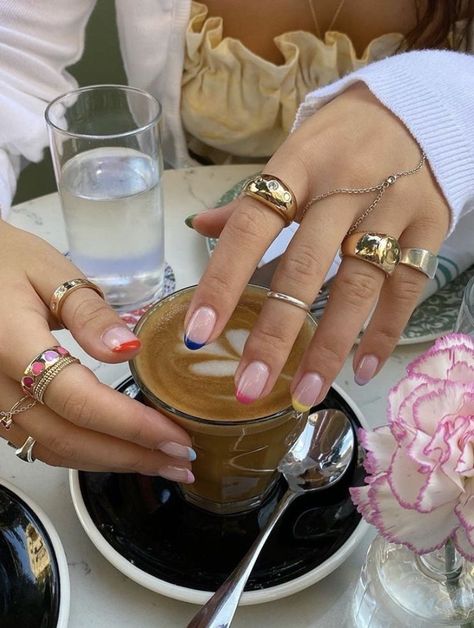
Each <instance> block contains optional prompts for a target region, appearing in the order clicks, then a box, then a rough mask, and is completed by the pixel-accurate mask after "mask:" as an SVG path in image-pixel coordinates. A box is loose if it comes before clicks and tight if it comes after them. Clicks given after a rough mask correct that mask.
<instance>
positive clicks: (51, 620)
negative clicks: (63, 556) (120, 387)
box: [0, 484, 60, 628]
mask: <svg viewBox="0 0 474 628" xmlns="http://www.w3.org/2000/svg"><path fill="white" fill-rule="evenodd" d="M59 603H60V584H59V569H58V563H57V561H56V556H55V553H54V549H53V545H52V543H51V540H50V538H49V535H48V533H47V532H46V530H45V528H44V526H43V524H42V523H41V521H40V519H39V518H38V516H37V515H36V514H35V513H34V512H33V510H32V509H31V508H30V507H29V506H28V505H27V504H26V503H25V502H24V501H23V500H22V499H20V497H18V495H16V494H15V493H13V492H12V491H11V490H10V489H9V488H7V487H6V486H3V485H1V484H0V626H1V627H2V628H55V627H56V625H57V622H58V617H59Z"/></svg>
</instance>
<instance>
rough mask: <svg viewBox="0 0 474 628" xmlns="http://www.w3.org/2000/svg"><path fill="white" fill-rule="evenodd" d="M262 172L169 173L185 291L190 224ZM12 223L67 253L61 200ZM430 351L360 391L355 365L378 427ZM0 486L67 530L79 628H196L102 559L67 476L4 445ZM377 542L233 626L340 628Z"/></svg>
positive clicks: (171, 219)
mask: <svg viewBox="0 0 474 628" xmlns="http://www.w3.org/2000/svg"><path fill="white" fill-rule="evenodd" d="M255 170H256V167H255V166H252V165H247V166H220V167H214V166H212V167H202V168H195V169H189V170H181V171H179V170H178V171H166V172H165V175H164V190H165V208H166V209H165V224H166V258H167V260H168V262H169V263H170V264H171V266H172V267H173V269H174V271H175V274H176V281H177V287H178V288H181V287H183V286H186V285H190V284H193V283H196V282H197V280H198V279H199V277H200V276H201V273H202V271H203V269H204V267H205V265H206V263H207V259H208V257H207V252H206V247H205V243H204V241H203V239H202V238H201V237H200V236H199V235H198V234H197V233H195V232H194V231H192V230H191V229H188V228H187V227H186V226H185V225H184V222H183V221H184V218H185V217H186V216H187V215H188V214H192V213H195V212H199V211H201V210H203V209H206V208H208V207H212V206H213V204H214V203H215V201H216V200H217V199H218V198H219V197H220V195H221V194H222V193H224V192H225V191H226V190H227V189H229V188H230V187H231V186H232V185H233V184H234V183H235V182H237V181H239V180H240V179H242V178H243V177H245V176H247V175H249V174H250V173H253V172H255ZM10 221H11V222H12V224H14V225H16V226H20V227H22V228H24V229H26V230H28V231H31V232H33V233H36V234H38V235H40V236H42V237H43V238H45V239H46V240H48V241H49V242H51V243H52V244H53V245H54V246H56V247H57V248H58V249H59V250H61V251H65V250H66V241H65V236H64V228H63V223H62V217H61V213H60V207H59V200H58V197H57V195H56V194H51V195H48V196H44V197H41V198H38V199H35V200H33V201H29V202H26V203H23V204H21V205H17V206H16V207H14V208H13V210H12V213H11V215H10ZM58 338H60V342H61V343H62V344H64V345H66V346H67V347H68V348H70V349H72V351H73V353H74V354H75V355H78V357H80V358H81V360H82V361H83V362H85V363H86V364H87V365H88V366H90V367H91V368H93V370H94V371H95V372H96V373H97V375H98V377H99V378H100V379H101V380H102V381H104V382H107V383H110V384H111V383H113V382H116V381H117V380H118V379H119V378H121V377H122V376H123V375H125V374H126V373H127V370H128V369H127V366H125V365H114V366H111V365H104V364H100V363H98V362H96V361H95V360H93V359H91V358H90V357H88V356H86V355H85V354H84V353H83V352H82V350H80V348H79V347H78V346H77V345H76V344H75V342H74V341H73V340H72V339H71V337H70V336H69V334H68V332H60V333H59V334H58ZM425 348H426V345H420V344H418V345H410V346H404V347H399V348H398V349H397V350H396V351H395V353H394V354H393V356H392V358H391V359H390V361H389V363H388V364H387V365H386V366H385V368H384V370H383V371H382V373H381V374H380V375H379V376H378V377H377V378H376V379H375V380H374V381H373V382H371V383H370V384H368V385H367V386H365V387H363V388H360V387H358V386H357V385H356V384H355V383H354V381H353V375H352V369H351V362H350V360H347V362H346V364H345V366H344V368H343V370H342V372H341V373H340V375H339V377H338V379H337V381H338V383H339V384H340V385H341V386H342V387H343V388H344V389H345V390H346V391H347V392H348V393H349V394H350V395H351V396H352V397H353V399H354V400H355V401H356V403H357V404H358V405H359V407H360V408H361V409H362V411H363V412H364V414H365V416H366V417H367V419H368V422H369V423H370V425H372V426H375V425H379V424H381V423H384V422H385V418H384V417H385V400H386V395H387V391H388V389H389V388H390V387H391V386H392V385H393V384H394V383H395V382H396V381H397V379H399V378H400V377H401V375H402V373H403V370H404V367H405V365H406V364H407V363H408V361H409V360H410V359H412V358H413V357H414V356H415V355H417V354H418V353H419V352H421V351H422V350H424V349H425ZM0 477H2V478H4V479H6V480H9V481H10V482H12V483H13V484H15V485H16V486H17V487H18V488H20V489H22V490H23V491H24V492H25V493H26V494H27V495H29V496H30V497H32V498H33V499H34V500H35V501H36V502H37V503H38V504H39V505H40V506H41V507H42V508H43V509H44V510H45V512H46V513H47V514H48V515H49V517H50V518H51V520H52V522H53V524H54V525H55V526H56V529H57V530H58V533H59V535H60V537H61V539H62V542H63V545H64V548H65V551H66V555H67V558H68V564H69V568H70V577H71V613H70V623H69V626H70V628H91V627H93V628H109V627H113V628H125V627H126V628H130V627H132V628H152V627H153V628H182V627H184V626H186V624H187V622H188V621H189V620H190V619H191V617H192V616H193V614H194V613H195V612H196V608H197V607H195V606H193V605H190V604H187V603H185V602H178V601H175V600H172V599H169V598H166V597H163V596H161V595H158V594H156V593H152V592H150V591H148V590H146V589H143V588H141V587H140V586H139V585H138V584H135V583H134V582H132V581H131V580H129V579H128V578H126V577H125V576H123V575H122V574H121V573H119V572H118V571H116V570H115V568H114V567H112V566H111V565H110V564H109V563H107V561H106V560H105V559H104V558H103V557H102V555H100V554H99V553H98V552H97V550H96V549H95V547H94V546H93V545H92V544H91V542H90V541H89V539H88V537H87V536H86V534H85V532H84V531H83V529H82V527H81V525H80V524H79V521H78V519H77V518H76V515H75V512H74V509H73V506H72V502H71V498H70V494H69V486H68V472H67V471H66V470H65V469H56V468H49V467H47V466H46V465H44V464H42V463H40V462H38V461H37V462H36V463H35V464H34V465H28V464H25V463H23V462H21V461H19V460H17V459H16V458H15V456H14V455H13V453H12V450H11V449H10V448H8V447H7V446H6V445H5V444H4V442H1V443H0ZM372 535H373V533H372V532H369V533H368V535H367V537H366V539H365V540H364V542H363V543H362V544H361V545H360V546H359V548H358V549H357V550H356V551H355V552H354V553H353V554H352V555H351V556H350V558H348V560H347V561H346V562H345V563H344V564H343V565H342V566H341V567H339V568H338V569H337V570H336V571H335V572H333V573H332V574H331V575H330V576H328V577H327V578H325V579H324V580H323V581H321V582H319V583H317V584H315V585H313V586H311V587H310V588H308V589H306V590H304V591H302V592H300V593H297V594H295V595H293V596H291V597H288V598H284V599H282V600H279V601H277V602H271V603H267V604H262V605H258V606H245V607H241V608H240V609H239V610H238V612H237V615H236V618H235V620H234V623H233V626H235V628H254V627H256V626H259V627H261V628H288V626H291V627H292V628H313V627H315V628H318V627H321V628H332V627H337V628H340V627H341V625H342V623H343V621H344V618H345V616H346V609H347V606H348V603H349V600H350V596H351V593H352V589H353V586H354V582H355V580H356V578H357V576H358V573H359V569H360V566H361V564H362V561H363V559H364V555H365V551H366V549H367V546H368V543H369V541H370V539H371V537H372ZM19 628H20V627H19Z"/></svg>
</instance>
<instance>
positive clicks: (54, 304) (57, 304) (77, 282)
mask: <svg viewBox="0 0 474 628" xmlns="http://www.w3.org/2000/svg"><path fill="white" fill-rule="evenodd" d="M80 288H90V289H91V290H94V292H97V294H98V295H99V296H100V297H102V298H103V299H105V297H104V293H103V292H102V290H101V289H100V288H99V286H96V284H95V283H92V281H89V280H88V279H83V278H82V277H81V278H78V279H69V280H68V281H65V282H64V283H62V284H60V285H59V286H58V287H57V288H56V290H55V291H54V292H53V294H52V296H51V299H50V301H49V309H50V310H51V313H52V314H53V315H54V316H55V317H56V318H57V320H58V321H59V322H60V323H61V324H62V323H63V321H62V319H61V310H62V309H63V306H64V302H65V300H66V299H67V297H68V296H69V295H70V294H72V293H73V292H75V291H76V290H79V289H80Z"/></svg>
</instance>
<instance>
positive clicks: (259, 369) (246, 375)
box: [235, 361, 270, 404]
mask: <svg viewBox="0 0 474 628" xmlns="http://www.w3.org/2000/svg"><path fill="white" fill-rule="evenodd" d="M269 377H270V369H269V368H268V366H267V365H266V364H265V363H264V362H258V361H256V362H250V364H249V365H248V366H246V367H245V369H244V370H243V372H242V374H241V375H240V377H239V381H238V383H237V390H236V393H235V397H236V399H237V401H239V402H240V403H245V404H249V403H252V402H254V401H256V400H257V399H259V398H260V395H261V394H262V392H263V389H264V388H265V386H266V383H267V381H268V378H269Z"/></svg>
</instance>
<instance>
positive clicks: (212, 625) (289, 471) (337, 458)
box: [187, 410, 355, 628]
mask: <svg viewBox="0 0 474 628" xmlns="http://www.w3.org/2000/svg"><path fill="white" fill-rule="evenodd" d="M354 443H355V437H354V430H353V428H352V425H351V422H350V421H349V419H348V418H347V416H346V415H345V414H344V413H343V412H341V411H340V410H320V411H318V412H313V413H312V414H310V415H309V417H308V422H307V424H306V427H305V428H304V430H303V432H302V433H301V435H300V437H299V438H298V440H297V441H296V443H295V444H294V445H293V447H292V448H291V449H290V451H289V452H288V453H287V454H286V456H285V457H284V458H283V460H282V461H281V462H280V464H279V465H278V469H279V471H281V473H282V474H283V476H284V477H285V479H286V481H287V483H288V490H287V491H286V493H285V494H284V495H283V497H282V498H281V500H280V502H279V503H278V506H277V508H276V510H275V511H274V512H273V514H272V515H271V517H270V519H269V520H268V522H267V524H266V526H265V527H264V528H262V530H261V531H260V534H259V535H258V537H257V538H256V540H255V541H254V543H253V545H252V547H251V548H250V549H249V551H248V552H247V554H245V556H244V557H243V559H242V560H241V561H240V563H239V564H238V565H237V567H236V568H235V569H234V571H233V572H232V573H231V574H230V576H229V577H228V578H227V580H226V581H225V582H224V583H223V584H222V585H221V586H220V587H219V589H218V590H217V591H216V592H215V593H214V595H213V596H212V597H211V598H210V600H208V602H206V604H205V605H204V606H203V607H202V608H201V609H200V610H199V612H198V613H197V614H196V615H195V616H194V618H193V619H192V620H191V622H190V623H189V624H188V626H187V628H228V626H230V624H231V622H232V619H233V617H234V614H235V611H236V609H237V606H238V604H239V600H240V597H241V595H242V593H243V591H244V588H245V584H246V582H247V580H248V578H249V576H250V574H251V572H252V569H253V567H254V565H255V562H256V561H257V558H258V556H259V554H260V551H261V549H262V548H263V546H264V544H265V542H266V540H267V539H268V537H269V536H270V533H271V532H272V530H273V528H274V527H275V524H276V523H277V521H279V519H280V517H281V516H282V514H283V513H284V512H285V510H286V509H287V508H288V506H289V505H290V504H291V503H292V501H293V500H294V499H296V497H298V496H299V495H303V493H311V492H314V491H320V490H321V489H325V488H328V487H329V486H332V485H333V484H335V483H336V482H337V481H338V480H340V479H341V478H342V476H343V475H344V473H345V472H346V471H347V469H348V468H349V465H350V463H351V460H352V457H353V453H354Z"/></svg>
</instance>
